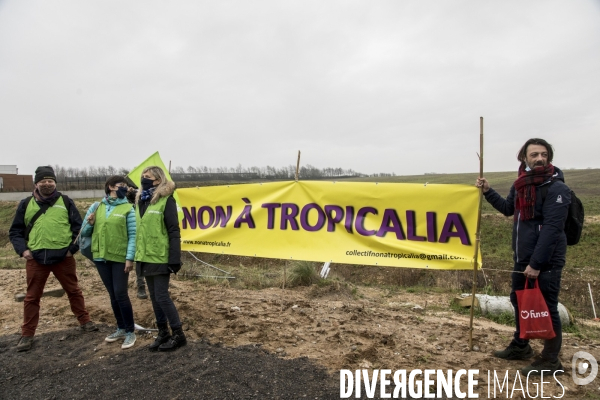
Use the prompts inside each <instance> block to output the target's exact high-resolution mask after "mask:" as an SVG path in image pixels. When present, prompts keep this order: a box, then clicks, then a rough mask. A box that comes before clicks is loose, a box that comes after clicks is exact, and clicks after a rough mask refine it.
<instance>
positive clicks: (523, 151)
mask: <svg viewBox="0 0 600 400" xmlns="http://www.w3.org/2000/svg"><path fill="white" fill-rule="evenodd" d="M530 144H537V145H540V146H544V147H545V148H546V151H547V152H548V162H549V163H550V162H552V158H554V149H553V148H552V145H551V144H550V143H548V142H546V141H545V140H544V139H538V138H533V139H529V140H528V141H526V142H525V144H524V145H523V147H521V150H519V152H518V153H517V160H519V161H521V162H522V163H524V162H526V161H527V147H529V145H530Z"/></svg>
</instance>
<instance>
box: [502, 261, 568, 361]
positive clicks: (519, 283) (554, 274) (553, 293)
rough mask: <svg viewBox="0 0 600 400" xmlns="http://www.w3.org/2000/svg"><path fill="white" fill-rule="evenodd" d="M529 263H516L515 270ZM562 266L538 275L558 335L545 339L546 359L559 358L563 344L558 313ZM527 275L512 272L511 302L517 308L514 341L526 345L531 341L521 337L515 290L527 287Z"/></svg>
mask: <svg viewBox="0 0 600 400" xmlns="http://www.w3.org/2000/svg"><path fill="white" fill-rule="evenodd" d="M526 267H527V265H522V264H515V267H514V271H525V268H526ZM562 269H563V267H562V266H554V267H552V269H550V270H548V271H542V272H540V275H539V276H538V278H537V279H538V284H539V286H540V291H541V292H542V295H543V296H544V300H546V304H547V305H548V311H550V318H552V328H553V329H554V333H555V334H556V336H555V337H554V338H552V339H548V340H544V350H542V358H543V359H544V360H549V361H556V360H557V359H558V353H560V348H561V346H562V325H561V322H560V315H559V314H558V294H559V292H560V279H561V276H562ZM525 281H526V278H525V275H523V274H518V273H513V274H512V290H511V292H510V302H511V303H512V305H513V307H514V308H515V321H516V328H517V329H516V330H515V334H514V339H513V343H516V344H518V345H520V346H525V345H527V343H529V340H527V339H520V338H519V333H520V330H519V306H518V304H517V294H516V293H515V290H522V289H524V288H525Z"/></svg>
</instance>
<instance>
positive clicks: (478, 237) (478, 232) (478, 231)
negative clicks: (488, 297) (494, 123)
mask: <svg viewBox="0 0 600 400" xmlns="http://www.w3.org/2000/svg"><path fill="white" fill-rule="evenodd" d="M478 156H479V177H480V178H483V117H479V154H478ZM482 205H483V185H482V186H481V187H480V188H479V210H478V212H477V229H476V234H475V255H474V256H473V290H472V293H471V318H470V321H469V350H473V315H474V313H475V290H476V286H477V259H478V258H479V246H480V245H481V207H482Z"/></svg>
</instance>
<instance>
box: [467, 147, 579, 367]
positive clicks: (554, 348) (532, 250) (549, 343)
mask: <svg viewBox="0 0 600 400" xmlns="http://www.w3.org/2000/svg"><path fill="white" fill-rule="evenodd" d="M553 156H554V149H553V148H552V146H551V145H550V143H548V142H547V141H545V140H544V139H529V140H528V141H527V142H525V144H524V145H523V146H522V147H521V149H520V150H519V152H518V153H517V160H518V161H519V162H520V163H521V164H520V166H519V172H518V177H517V180H516V181H515V182H514V184H513V185H512V187H511V188H510V192H509V194H508V197H507V198H506V199H505V198H503V197H502V196H500V194H498V193H497V192H496V191H495V190H494V189H492V188H491V187H490V185H489V183H488V181H487V179H485V178H480V179H477V182H476V186H477V187H481V188H483V194H484V196H485V199H486V200H487V201H488V203H490V204H491V205H492V206H493V207H494V208H495V209H496V210H498V211H499V212H501V213H502V214H504V215H506V216H511V215H513V216H514V224H513V235H512V236H513V238H512V248H513V261H514V269H513V273H512V287H511V293H510V300H511V303H512V305H513V307H514V309H515V320H516V330H515V333H514V338H513V340H512V341H511V343H510V344H509V345H508V347H507V348H506V349H504V350H499V351H495V352H494V353H493V355H494V356H495V357H498V358H503V359H506V360H526V359H529V358H531V357H533V355H534V353H533V349H532V348H531V346H530V345H529V340H526V339H521V338H520V329H519V307H518V303H517V296H516V293H515V291H517V290H522V289H524V287H525V284H526V280H527V279H537V281H538V283H539V287H540V291H541V292H542V295H543V296H544V300H545V301H546V305H547V306H548V310H549V311H550V316H551V318H552V327H553V328H554V333H555V334H556V336H555V337H554V338H553V339H549V340H544V349H543V350H542V353H541V354H540V357H539V358H538V359H537V360H535V361H534V362H533V363H532V364H531V365H529V366H526V367H524V368H522V369H521V373H522V374H523V375H527V374H529V373H531V374H533V375H540V374H541V371H542V370H544V371H547V372H548V373H550V374H551V373H553V372H557V371H563V372H564V368H563V366H562V364H561V362H560V360H559V358H558V355H559V352H560V349H561V346H562V328H561V322H560V316H559V314H558V294H559V292H560V280H561V275H562V269H563V266H564V265H565V261H566V253H567V238H566V235H565V232H564V227H565V221H566V219H567V215H568V211H569V205H570V204H571V191H570V189H569V188H568V187H567V185H565V183H564V176H563V173H562V171H561V170H560V169H559V168H558V167H556V166H554V165H552V159H553ZM558 373H561V372H558Z"/></svg>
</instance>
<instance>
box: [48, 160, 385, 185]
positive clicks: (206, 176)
mask: <svg viewBox="0 0 600 400" xmlns="http://www.w3.org/2000/svg"><path fill="white" fill-rule="evenodd" d="M53 168H54V172H55V173H56V176H57V178H58V180H59V181H69V182H72V181H77V180H95V179H94V178H106V177H108V176H112V175H127V174H128V173H129V171H130V170H129V169H127V168H116V167H113V166H112V165H109V166H99V167H96V166H91V167H83V168H77V167H63V166H60V165H54V166H53ZM170 174H171V177H172V178H173V180H174V181H187V180H211V179H240V180H246V179H294V178H295V176H296V167H295V166H293V165H288V166H287V167H280V168H278V167H273V166H270V165H267V166H266V167H255V166H254V167H248V168H244V167H242V165H241V164H238V166H237V167H208V166H199V167H193V166H188V167H187V168H185V169H184V168H183V167H180V166H177V167H172V168H171V171H170ZM298 174H299V178H301V179H319V178H351V177H389V176H396V174H394V173H393V172H392V173H386V172H382V173H377V174H363V173H360V172H357V171H354V170H353V169H344V168H332V167H326V168H317V167H314V166H312V165H310V164H306V165H303V166H301V167H300V168H299V170H298Z"/></svg>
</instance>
